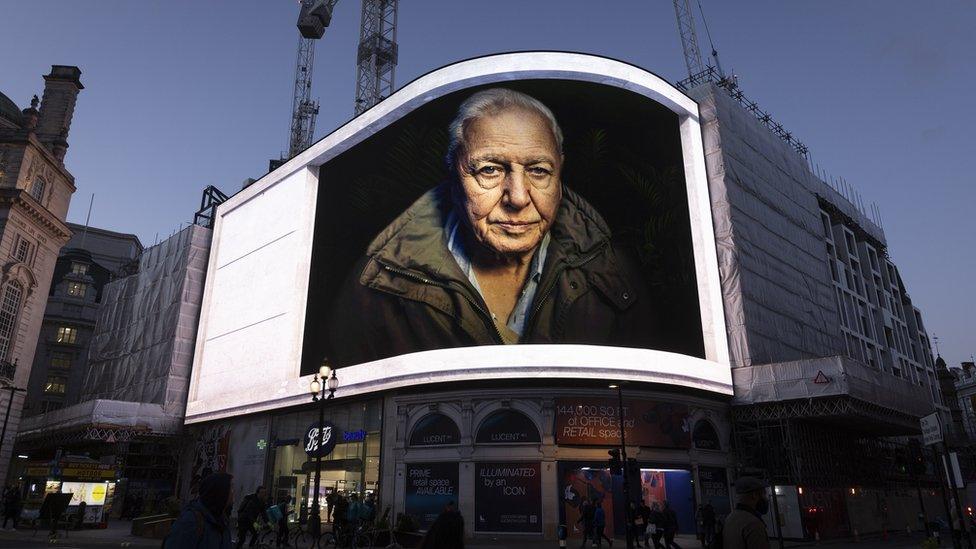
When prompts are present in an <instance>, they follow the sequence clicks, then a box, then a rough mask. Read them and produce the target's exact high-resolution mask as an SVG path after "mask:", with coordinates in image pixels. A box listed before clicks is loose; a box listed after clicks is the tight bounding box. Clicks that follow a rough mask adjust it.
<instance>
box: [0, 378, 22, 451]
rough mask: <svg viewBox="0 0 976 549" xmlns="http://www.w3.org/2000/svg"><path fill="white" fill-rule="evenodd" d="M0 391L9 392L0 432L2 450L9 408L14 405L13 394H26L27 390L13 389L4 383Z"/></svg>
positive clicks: (8, 418)
mask: <svg viewBox="0 0 976 549" xmlns="http://www.w3.org/2000/svg"><path fill="white" fill-rule="evenodd" d="M0 390H6V391H10V400H8V401H7V413H6V414H4V416H3V430H2V431H0V449H2V448H3V442H4V441H5V440H6V439H7V422H9V421H10V408H11V407H13V404H14V394H16V393H26V392H27V389H21V388H20V387H15V386H14V385H13V384H8V383H4V386H3V387H0Z"/></svg>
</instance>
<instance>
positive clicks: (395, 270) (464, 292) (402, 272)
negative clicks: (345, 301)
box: [377, 262, 505, 344]
mask: <svg viewBox="0 0 976 549" xmlns="http://www.w3.org/2000/svg"><path fill="white" fill-rule="evenodd" d="M377 263H379V264H380V265H382V266H383V268H384V269H386V270H387V271H389V272H391V273H394V274H398V275H400V276H404V277H407V278H409V279H412V280H416V281H417V282H421V283H423V284H429V285H431V286H437V287H439V288H444V289H451V288H452V286H451V285H450V284H443V283H440V282H434V281H433V280H431V279H429V278H426V277H423V276H420V275H418V274H416V273H413V272H410V271H406V270H403V269H398V268H396V267H391V266H390V265H387V264H386V263H382V262H377ZM458 294H460V295H461V297H463V298H464V300H465V301H467V302H468V303H470V304H471V306H472V307H474V308H475V309H477V310H478V311H480V312H481V314H482V315H483V318H482V320H487V321H488V323H489V324H491V328H492V331H494V333H495V337H496V338H497V340H498V341H497V343H499V344H504V343H505V340H504V339H502V333H501V332H500V331H499V330H498V326H496V325H495V321H494V319H492V317H491V313H489V312H488V311H486V310H485V308H484V307H482V306H481V305H480V304H479V303H477V302H476V301H475V300H473V299H471V298H470V297H468V295H467V289H465V288H463V287H462V288H461V290H460V291H458Z"/></svg>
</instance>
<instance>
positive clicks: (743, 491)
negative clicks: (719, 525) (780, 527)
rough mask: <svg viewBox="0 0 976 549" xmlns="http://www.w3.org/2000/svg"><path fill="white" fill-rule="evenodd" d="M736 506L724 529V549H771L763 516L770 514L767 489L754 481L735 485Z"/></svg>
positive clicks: (746, 479) (746, 478)
mask: <svg viewBox="0 0 976 549" xmlns="http://www.w3.org/2000/svg"><path fill="white" fill-rule="evenodd" d="M735 494H736V499H737V503H736V506H735V510H734V511H732V512H731V513H730V514H729V516H728V517H726V519H725V526H724V528H723V529H722V539H723V547H724V549H769V536H768V535H767V534H766V523H764V522H763V520H762V516H763V515H765V514H766V512H767V511H769V501H768V500H767V499H766V485H765V483H763V482H762V481H761V480H759V479H757V478H754V477H740V478H739V479H738V480H736V481H735Z"/></svg>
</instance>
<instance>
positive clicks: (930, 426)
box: [919, 412, 942, 446]
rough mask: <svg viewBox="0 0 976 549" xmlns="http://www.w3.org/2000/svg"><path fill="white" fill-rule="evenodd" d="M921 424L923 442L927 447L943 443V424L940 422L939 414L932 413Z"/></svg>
mask: <svg viewBox="0 0 976 549" xmlns="http://www.w3.org/2000/svg"><path fill="white" fill-rule="evenodd" d="M919 422H920V424H921V426H922V442H923V443H924V444H925V445H926V446H929V445H932V444H935V443H937V442H942V423H941V422H939V413H938V412H932V413H931V414H929V415H927V416H925V417H923V418H922V419H920V420H919Z"/></svg>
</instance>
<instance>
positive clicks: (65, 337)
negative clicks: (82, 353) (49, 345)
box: [55, 326, 78, 343]
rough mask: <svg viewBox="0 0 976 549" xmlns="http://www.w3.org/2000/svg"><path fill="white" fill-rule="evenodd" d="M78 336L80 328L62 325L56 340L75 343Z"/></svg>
mask: <svg viewBox="0 0 976 549" xmlns="http://www.w3.org/2000/svg"><path fill="white" fill-rule="evenodd" d="M77 338H78V328H69V327H68V326H61V327H59V328H58V335H57V338H56V339H55V341H56V342H57V343H74V342H75V340H76V339H77Z"/></svg>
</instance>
